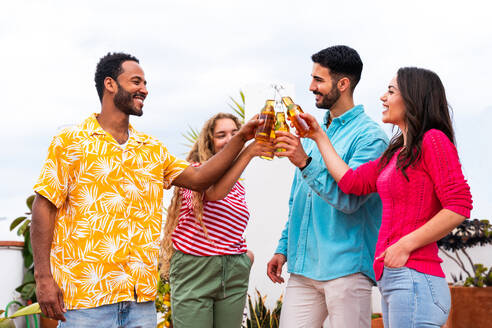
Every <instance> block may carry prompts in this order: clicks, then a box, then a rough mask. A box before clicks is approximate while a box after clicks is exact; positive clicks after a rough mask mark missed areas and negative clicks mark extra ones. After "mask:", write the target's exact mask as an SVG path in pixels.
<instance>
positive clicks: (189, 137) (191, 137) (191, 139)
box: [181, 125, 200, 148]
mask: <svg viewBox="0 0 492 328" xmlns="http://www.w3.org/2000/svg"><path fill="white" fill-rule="evenodd" d="M199 134H200V132H199V131H198V130H196V129H194V128H193V127H191V126H189V125H188V131H186V132H185V133H181V135H182V136H183V137H184V138H185V139H186V141H188V143H182V145H184V146H186V147H188V148H192V147H193V144H194V143H195V142H196V140H197V139H198V135H199Z"/></svg>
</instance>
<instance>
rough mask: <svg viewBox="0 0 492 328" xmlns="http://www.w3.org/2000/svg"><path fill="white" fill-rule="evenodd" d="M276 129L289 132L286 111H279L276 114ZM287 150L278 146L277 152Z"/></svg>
mask: <svg viewBox="0 0 492 328" xmlns="http://www.w3.org/2000/svg"><path fill="white" fill-rule="evenodd" d="M275 131H285V132H289V125H288V124H287V122H286V121H285V113H284V112H277V113H276V115H275ZM282 151H286V149H285V148H277V149H276V150H275V152H282Z"/></svg>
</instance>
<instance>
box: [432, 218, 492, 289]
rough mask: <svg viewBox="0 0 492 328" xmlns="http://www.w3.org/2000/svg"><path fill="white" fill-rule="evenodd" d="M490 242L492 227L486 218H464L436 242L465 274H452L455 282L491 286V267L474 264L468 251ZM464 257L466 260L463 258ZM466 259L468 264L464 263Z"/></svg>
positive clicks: (466, 284)
mask: <svg viewBox="0 0 492 328" xmlns="http://www.w3.org/2000/svg"><path fill="white" fill-rule="evenodd" d="M491 244H492V229H491V226H490V223H489V221H488V220H477V219H474V220H465V221H463V222H462V223H461V224H460V225H459V226H457V227H456V228H455V229H454V230H453V231H451V232H450V233H449V234H448V235H446V236H445V237H444V238H442V239H441V240H439V241H438V242H437V245H438V246H439V249H440V250H441V252H442V253H443V254H444V255H446V256H447V257H448V258H450V259H451V260H453V261H454V262H455V263H456V264H457V265H458V266H459V267H460V269H461V270H462V271H463V272H464V273H465V274H466V278H465V279H464V282H463V275H462V273H460V275H459V276H455V275H454V274H452V275H451V276H452V277H453V281H454V282H455V283H458V282H463V285H464V286H475V287H484V286H492V267H491V268H490V269H487V267H485V266H484V265H483V264H480V263H477V264H475V263H474V262H473V260H472V258H471V256H470V254H468V252H467V251H466V250H467V249H469V248H472V247H475V246H484V245H491ZM463 258H465V259H466V260H464V259H463ZM466 261H468V265H465V263H466Z"/></svg>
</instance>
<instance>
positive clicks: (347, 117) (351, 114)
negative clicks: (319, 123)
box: [323, 105, 364, 126]
mask: <svg viewBox="0 0 492 328" xmlns="http://www.w3.org/2000/svg"><path fill="white" fill-rule="evenodd" d="M363 112H364V106H363V105H356V106H354V107H352V108H351V109H349V110H348V111H346V112H345V113H343V114H342V115H340V116H338V117H335V118H334V119H333V121H332V124H333V123H334V122H339V124H342V125H344V124H347V123H348V122H350V121H351V120H353V119H354V118H356V117H357V116H359V115H360V114H361V113H363ZM329 117H330V110H327V111H326V114H325V117H324V119H323V122H324V124H325V126H326V124H328V118H329Z"/></svg>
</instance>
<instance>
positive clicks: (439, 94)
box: [380, 67, 455, 180]
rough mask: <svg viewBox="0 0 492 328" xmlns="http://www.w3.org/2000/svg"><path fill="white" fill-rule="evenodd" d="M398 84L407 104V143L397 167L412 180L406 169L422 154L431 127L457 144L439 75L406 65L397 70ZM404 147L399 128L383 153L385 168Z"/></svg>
mask: <svg viewBox="0 0 492 328" xmlns="http://www.w3.org/2000/svg"><path fill="white" fill-rule="evenodd" d="M396 79H397V83H398V88H399V89H400V93H401V97H402V98H403V103H404V104H405V123H406V126H407V144H406V145H405V147H404V148H403V149H402V150H401V152H400V153H399V154H398V158H397V162H396V167H397V169H400V170H401V172H402V173H403V175H404V176H405V178H406V179H407V180H408V176H407V174H406V172H405V171H406V169H407V168H408V167H409V166H410V165H412V164H414V163H415V162H416V161H418V160H419V159H420V157H421V153H422V139H423V137H424V134H425V133H426V132H427V131H429V130H430V129H437V130H440V131H442V132H443V133H444V134H445V135H446V136H447V137H448V138H449V140H451V142H452V143H453V144H455V139H454V131H453V124H452V122H451V115H450V108H449V106H448V101H447V100H446V92H445V91H444V86H443V84H442V82H441V79H440V78H439V76H438V75H437V74H436V73H434V72H432V71H430V70H427V69H423V68H417V67H402V68H400V69H399V70H398V73H397V77H396ZM403 146H404V144H403V135H402V132H401V131H399V132H398V133H397V134H395V135H394V136H393V138H392V139H391V141H390V144H389V146H388V148H387V149H386V151H385V152H384V153H383V155H382V156H381V162H380V163H381V169H383V168H384V167H385V166H386V165H387V164H388V163H389V161H390V160H391V158H392V157H393V155H394V154H395V153H396V152H397V151H398V150H399V149H400V148H402V147H403Z"/></svg>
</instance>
